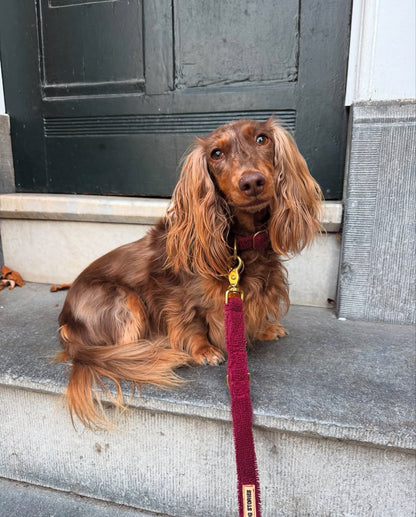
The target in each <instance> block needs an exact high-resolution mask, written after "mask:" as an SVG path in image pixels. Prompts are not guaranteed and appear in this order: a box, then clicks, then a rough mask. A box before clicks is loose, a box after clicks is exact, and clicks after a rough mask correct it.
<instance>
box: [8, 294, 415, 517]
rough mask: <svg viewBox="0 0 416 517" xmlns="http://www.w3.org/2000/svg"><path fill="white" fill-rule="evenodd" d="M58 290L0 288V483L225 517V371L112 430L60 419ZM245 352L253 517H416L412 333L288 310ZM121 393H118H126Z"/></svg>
mask: <svg viewBox="0 0 416 517" xmlns="http://www.w3.org/2000/svg"><path fill="white" fill-rule="evenodd" d="M64 296H65V293H50V292H49V291H48V287H47V286H46V285H39V284H27V285H26V286H24V287H23V288H20V289H17V288H16V289H15V290H13V291H9V290H3V291H1V292H0V307H1V308H0V328H1V333H0V399H1V400H0V440H1V447H0V476H2V477H4V478H8V479H13V480H17V481H21V482H27V483H31V484H34V485H39V486H42V487H49V488H52V489H56V490H61V491H70V492H72V493H75V494H78V495H82V496H86V497H90V498H93V499H96V500H102V501H110V502H113V503H117V504H123V505H126V506H131V507H133V508H137V509H140V510H141V511H148V512H156V513H157V512H159V513H162V514H163V513H164V514H168V515H172V516H181V517H183V516H192V517H194V516H195V517H198V516H211V515H212V516H222V517H223V516H234V515H237V514H238V512H237V510H236V493H235V483H236V481H235V479H236V478H235V466H234V451H233V440H232V427H231V418H230V412H229V395H228V390H227V387H226V384H225V371H226V367H225V365H221V366H219V367H199V368H184V369H182V371H181V374H182V375H183V377H185V378H186V379H187V380H188V383H187V384H185V385H184V386H182V387H181V388H179V389H177V390H175V391H170V392H169V391H168V392H165V391H161V390H157V389H155V388H150V387H145V388H144V389H143V393H142V396H141V397H138V396H137V397H135V398H134V399H133V400H132V409H131V410H130V411H129V412H128V413H127V414H126V415H125V416H124V417H123V418H122V419H121V420H120V421H119V422H118V424H117V427H116V428H115V429H114V430H111V431H105V432H104V431H103V432H100V433H92V432H91V431H88V430H85V429H83V428H82V427H79V429H78V431H75V430H74V429H73V428H72V426H71V423H70V419H69V416H68V412H67V409H66V406H65V402H64V400H63V399H62V396H61V395H62V393H63V390H64V388H65V384H66V379H67V376H68V371H69V366H68V365H65V364H60V365H56V364H53V363H52V362H51V356H52V355H53V354H54V353H55V352H56V351H57V350H58V349H59V344H58V338H57V316H58V313H59V311H60V308H61V306H62V303H63V299H64ZM285 325H286V327H287V329H288V330H289V332H290V335H289V336H287V337H286V338H284V339H282V340H279V341H277V342H275V341H274V342H267V343H260V344H258V345H257V346H256V347H255V348H254V349H252V350H251V351H250V352H249V364H250V371H251V376H252V384H251V391H252V399H253V407H254V425H255V428H254V437H255V443H256V451H257V456H258V463H259V470H260V480H261V488H262V501H263V514H262V515H263V517H276V516H280V515H282V516H292V515H293V516H298V515H300V516H304V515H320V516H321V515H323V516H326V515H328V516H329V515H331V516H332V515H337V516H339V515H341V516H342V515H345V516H347V515H348V516H351V515H353V516H356V515H357V516H358V515H365V516H368V515H370V516H372V515H374V516H381V515H382V516H389V515H391V516H398V515H400V516H401V517H402V516H410V515H414V507H415V495H414V476H415V456H414V452H415V442H416V440H415V432H414V416H415V414H414V387H415V380H414V365H415V357H414V356H415V347H414V338H415V329H414V327H411V326H404V325H389V324H380V323H379V324H374V323H368V322H357V321H354V322H353V321H339V320H337V318H336V317H335V315H334V314H333V312H332V311H330V310H328V309H321V308H312V307H301V306H292V308H291V309H290V311H289V314H288V316H287V317H286V319H285ZM126 394H127V395H129V391H126Z"/></svg>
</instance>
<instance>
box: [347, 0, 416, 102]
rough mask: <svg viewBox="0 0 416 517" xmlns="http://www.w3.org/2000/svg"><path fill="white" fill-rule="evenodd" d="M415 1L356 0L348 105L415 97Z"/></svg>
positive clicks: (353, 14)
mask: <svg viewBox="0 0 416 517" xmlns="http://www.w3.org/2000/svg"><path fill="white" fill-rule="evenodd" d="M415 16H416V13H415V3H414V0H401V1H400V2H397V0H354V1H353V11H352V20H351V38H350V53H349V65H348V76H347V91H346V98H345V104H346V105H347V106H350V105H352V104H354V103H357V102H367V101H388V100H412V99H414V98H415V97H416V69H415V63H416V56H415V49H416V29H415Z"/></svg>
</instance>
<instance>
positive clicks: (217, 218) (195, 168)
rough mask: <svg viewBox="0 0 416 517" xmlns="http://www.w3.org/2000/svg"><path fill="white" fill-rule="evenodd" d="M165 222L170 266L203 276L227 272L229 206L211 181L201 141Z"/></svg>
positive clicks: (187, 164) (187, 163) (183, 173)
mask: <svg viewBox="0 0 416 517" xmlns="http://www.w3.org/2000/svg"><path fill="white" fill-rule="evenodd" d="M166 220H167V236H166V251H167V266H169V267H172V268H173V269H174V271H176V272H178V271H179V270H180V269H182V270H185V271H188V272H192V273H198V274H200V275H203V276H218V275H223V274H226V273H227V272H228V270H229V267H230V256H231V255H230V251H229V249H228V245H227V242H226V241H227V237H228V231H229V220H230V216H229V213H228V206H227V204H226V202H225V200H224V199H223V198H222V196H220V195H219V193H218V192H217V189H216V187H215V185H214V183H213V181H212V178H211V176H210V173H209V171H208V165H207V161H206V157H205V153H204V150H203V146H202V142H201V141H198V140H197V143H196V147H195V149H194V150H193V151H192V152H191V153H190V154H189V155H188V156H187V158H186V159H185V161H184V164H183V167H182V171H181V175H180V177H179V181H178V183H177V185H176V188H175V190H174V192H173V195H172V201H171V204H170V207H169V209H168V212H167V219H166Z"/></svg>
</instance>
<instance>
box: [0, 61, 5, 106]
mask: <svg viewBox="0 0 416 517" xmlns="http://www.w3.org/2000/svg"><path fill="white" fill-rule="evenodd" d="M5 113H6V107H5V105H4V95H3V79H2V75H1V63H0V115H4V114H5Z"/></svg>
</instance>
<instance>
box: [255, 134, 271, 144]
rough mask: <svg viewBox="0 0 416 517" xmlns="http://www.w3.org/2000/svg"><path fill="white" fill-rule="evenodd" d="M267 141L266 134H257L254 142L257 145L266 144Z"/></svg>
mask: <svg viewBox="0 0 416 517" xmlns="http://www.w3.org/2000/svg"><path fill="white" fill-rule="evenodd" d="M268 143H269V137H268V136H266V135H259V136H258V137H257V138H256V144H257V145H266V144H268Z"/></svg>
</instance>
